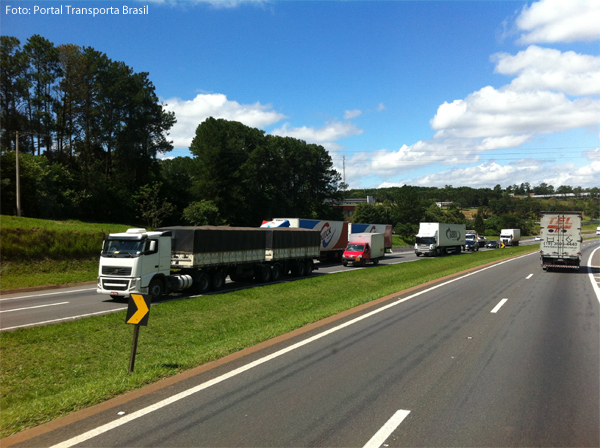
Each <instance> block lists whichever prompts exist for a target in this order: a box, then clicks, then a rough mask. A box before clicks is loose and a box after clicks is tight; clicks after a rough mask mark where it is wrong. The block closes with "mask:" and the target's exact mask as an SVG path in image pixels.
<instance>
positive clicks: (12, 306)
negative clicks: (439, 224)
mask: <svg viewBox="0 0 600 448" xmlns="http://www.w3.org/2000/svg"><path fill="white" fill-rule="evenodd" d="M482 250H485V249H482ZM464 255H468V254H464ZM417 259H418V260H423V259H424V258H417V257H416V256H415V254H414V252H413V251H412V250H410V251H404V252H401V251H397V252H396V253H393V254H388V255H387V256H386V258H385V259H384V260H383V261H382V262H381V263H380V264H381V265H386V264H397V263H404V262H407V261H415V260H417ZM373 268H374V266H373V265H367V266H366V267H365V268H354V267H344V266H342V265H341V264H340V263H336V264H319V270H317V271H315V272H314V274H313V275H315V276H317V275H325V274H334V273H337V272H345V271H347V270H353V269H373ZM298 280H301V279H298V278H293V277H289V276H288V277H285V278H284V279H282V281H298ZM257 286H261V285H260V284H258V283H255V282H238V283H234V282H231V281H230V280H227V283H226V286H225V288H224V289H223V290H222V291H220V292H218V293H213V294H222V293H226V292H228V291H232V290H234V289H240V288H252V287H257ZM192 296H197V294H189V293H185V292H184V293H180V294H171V295H169V296H166V297H165V298H164V299H163V302H164V301H168V300H177V299H181V298H187V297H192ZM159 303H160V302H159ZM154 305H157V303H155V304H154ZM124 309H127V303H124V302H119V301H115V300H113V299H111V298H110V297H109V296H106V295H102V294H97V293H96V285H95V283H94V284H82V285H79V286H74V287H69V288H59V289H43V290H39V291H29V292H27V291H16V292H11V293H9V294H2V295H0V331H10V330H16V329H18V328H27V327H31V326H37V325H48V324H53V323H60V322H65V321H69V320H73V319H80V318H83V317H88V316H95V315H99V314H106V313H112V312H117V311H121V310H124Z"/></svg>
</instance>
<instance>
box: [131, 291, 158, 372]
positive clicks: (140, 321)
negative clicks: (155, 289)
mask: <svg viewBox="0 0 600 448" xmlns="http://www.w3.org/2000/svg"><path fill="white" fill-rule="evenodd" d="M151 302H152V297H151V296H148V295H142V294H131V296H130V298H129V304H128V305H127V317H126V318H125V323H127V324H133V325H134V327H133V342H132V344H131V356H130V358H129V373H130V374H131V373H132V372H133V368H134V366H135V355H136V352H137V344H138V337H139V334H140V326H141V325H143V326H144V327H146V326H148V318H149V317H150V305H151Z"/></svg>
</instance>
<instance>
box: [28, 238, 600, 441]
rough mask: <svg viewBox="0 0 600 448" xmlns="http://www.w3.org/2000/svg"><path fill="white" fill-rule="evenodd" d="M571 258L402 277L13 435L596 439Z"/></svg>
mask: <svg viewBox="0 0 600 448" xmlns="http://www.w3.org/2000/svg"><path fill="white" fill-rule="evenodd" d="M582 264H583V267H582V268H581V269H580V271H579V272H578V273H576V272H550V273H548V272H543V271H542V270H541V268H540V266H539V257H538V255H537V254H536V253H533V254H529V255H524V256H521V257H518V258H514V259H511V260H507V261H504V262H499V263H496V264H494V265H492V266H488V267H485V268H480V269H478V270H475V271H472V272H469V273H467V274H461V275H457V276H454V277H452V278H451V279H446V280H443V281H440V282H437V283H436V284H434V285H431V284H430V285H427V286H422V287H420V288H414V289H412V290H410V291H408V292H406V293H405V294H402V295H397V296H394V297H389V298H388V299H387V300H385V301H380V302H378V303H377V304H376V305H373V306H371V307H367V308H361V309H360V310H358V311H357V312H356V313H354V314H350V315H345V316H344V317H343V318H340V319H338V320H335V321H330V322H327V323H326V324H325V325H322V326H319V327H314V328H311V329H310V330H309V331H307V332H304V333H301V334H296V335H294V336H293V337H289V338H281V339H280V340H277V341H275V343H273V344H270V345H269V344H267V345H265V346H264V348H262V349H261V350H257V351H254V352H251V353H250V354H248V355H246V356H242V357H240V356H231V357H229V358H228V359H226V360H225V361H226V362H220V363H215V364H214V366H209V367H208V368H204V369H202V370H199V371H198V372H197V373H194V374H193V375H189V374H187V375H185V374H184V375H181V376H180V377H179V379H177V378H175V380H171V381H169V382H168V384H166V385H165V386H164V387H155V388H153V389H152V390H149V391H148V392H147V393H137V394H132V395H131V396H130V397H131V398H129V399H125V400H120V401H113V402H112V403H111V402H108V403H107V404H106V405H105V406H100V407H98V408H97V409H96V410H95V411H94V412H87V413H85V414H81V415H80V416H78V415H77V414H76V415H74V416H71V417H70V418H67V419H65V420H64V424H61V423H60V422H59V423H58V425H57V426H54V428H55V429H53V430H51V431H47V432H41V433H38V435H37V436H36V437H35V438H30V439H27V440H24V441H23V442H22V446H60V447H65V448H66V447H69V446H97V447H100V446H102V447H107V446H128V447H129V446H131V447H133V446H136V447H137V446H140V447H142V446H143V447H146V446H147V447H173V446H178V447H184V446H194V447H202V446H206V447H249V446H252V447H308V446H311V447H368V448H374V447H380V446H385V447H400V446H410V447H415V446H454V447H467V446H469V447H471V446H506V447H517V446H519V447H520V446H562V447H565V446H578V447H598V446H600V410H599V403H600V328H599V327H600V324H599V322H600V288H599V287H598V282H599V281H600V248H599V246H598V241H591V242H586V243H585V244H584V250H583V263H582ZM211 367H212V368H211ZM16 446H19V445H16Z"/></svg>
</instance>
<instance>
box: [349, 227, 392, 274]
mask: <svg viewBox="0 0 600 448" xmlns="http://www.w3.org/2000/svg"><path fill="white" fill-rule="evenodd" d="M384 241H385V237H384V235H383V233H351V234H350V240H349V241H348V246H346V250H345V251H344V256H343V258H342V264H343V265H344V266H348V264H351V265H352V266H364V265H366V264H367V263H373V264H374V265H378V264H379V261H380V260H382V259H383V257H384V256H385V245H384Z"/></svg>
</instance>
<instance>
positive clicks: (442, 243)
mask: <svg viewBox="0 0 600 448" xmlns="http://www.w3.org/2000/svg"><path fill="white" fill-rule="evenodd" d="M465 244H466V226H465V225H464V224H446V223H441V222H422V223H419V233H418V234H417V236H416V242H415V254H416V255H417V257H419V256H421V255H429V256H438V255H443V254H446V253H450V252H453V253H455V254H459V253H460V251H461V249H462V248H464V246H465Z"/></svg>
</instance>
